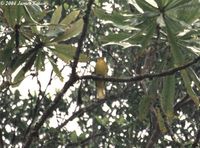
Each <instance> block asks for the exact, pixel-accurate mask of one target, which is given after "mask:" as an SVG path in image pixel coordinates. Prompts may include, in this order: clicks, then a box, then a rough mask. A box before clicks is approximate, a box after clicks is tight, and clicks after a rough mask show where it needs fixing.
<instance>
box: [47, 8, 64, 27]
mask: <svg viewBox="0 0 200 148" xmlns="http://www.w3.org/2000/svg"><path fill="white" fill-rule="evenodd" d="M61 13H62V5H61V6H58V7H57V8H56V9H55V11H54V13H53V15H52V17H51V22H50V23H51V24H58V23H59V21H60V18H61Z"/></svg>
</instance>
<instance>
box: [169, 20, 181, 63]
mask: <svg viewBox="0 0 200 148" xmlns="http://www.w3.org/2000/svg"><path fill="white" fill-rule="evenodd" d="M173 25H174V24H173V23H172V22H170V20H166V29H167V37H168V41H169V44H170V47H171V48H170V49H171V52H172V55H173V58H174V61H175V64H176V66H180V65H182V64H183V61H184V57H183V54H182V53H181V50H180V48H179V46H178V44H177V42H178V39H177V37H176V35H175V33H174V32H173V31H172V30H173V28H171V26H173Z"/></svg>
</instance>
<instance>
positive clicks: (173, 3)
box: [166, 0, 191, 10]
mask: <svg viewBox="0 0 200 148" xmlns="http://www.w3.org/2000/svg"><path fill="white" fill-rule="evenodd" d="M189 2H191V0H173V1H171V2H170V3H169V4H168V5H167V7H166V10H170V9H173V8H176V7H179V6H181V5H184V4H186V3H189Z"/></svg>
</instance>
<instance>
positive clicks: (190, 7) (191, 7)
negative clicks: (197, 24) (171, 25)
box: [175, 1, 200, 24]
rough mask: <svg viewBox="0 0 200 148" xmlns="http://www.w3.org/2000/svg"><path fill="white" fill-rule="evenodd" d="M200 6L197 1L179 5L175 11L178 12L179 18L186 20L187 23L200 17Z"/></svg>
mask: <svg viewBox="0 0 200 148" xmlns="http://www.w3.org/2000/svg"><path fill="white" fill-rule="evenodd" d="M199 7H200V3H199V2H195V1H194V2H191V3H188V4H185V5H184V6H182V7H178V8H177V9H176V11H175V13H176V14H177V19H178V20H181V21H184V22H185V23H187V24H190V23H192V22H193V21H195V20H196V19H198V18H199V17H200V9H199ZM185 12H187V13H185Z"/></svg>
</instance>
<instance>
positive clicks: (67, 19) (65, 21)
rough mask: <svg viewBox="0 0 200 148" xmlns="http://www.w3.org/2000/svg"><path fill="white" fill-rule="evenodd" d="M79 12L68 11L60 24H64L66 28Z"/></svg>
mask: <svg viewBox="0 0 200 148" xmlns="http://www.w3.org/2000/svg"><path fill="white" fill-rule="evenodd" d="M79 13H80V11H79V10H75V11H72V12H71V13H69V14H68V15H67V16H66V17H65V18H64V19H63V20H62V21H61V22H60V24H61V25H65V26H66V29H67V26H68V25H69V24H71V23H72V22H73V21H75V20H76V19H77V17H78V15H79Z"/></svg>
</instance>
